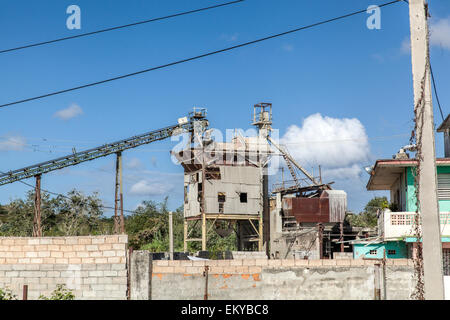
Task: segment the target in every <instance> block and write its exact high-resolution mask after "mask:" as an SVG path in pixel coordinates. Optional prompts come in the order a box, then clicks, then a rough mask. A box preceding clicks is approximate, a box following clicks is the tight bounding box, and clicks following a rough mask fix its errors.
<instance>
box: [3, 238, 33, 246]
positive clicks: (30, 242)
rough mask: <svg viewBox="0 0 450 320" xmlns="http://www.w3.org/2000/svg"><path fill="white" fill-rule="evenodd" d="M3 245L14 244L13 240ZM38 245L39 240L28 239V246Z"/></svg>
mask: <svg viewBox="0 0 450 320" xmlns="http://www.w3.org/2000/svg"><path fill="white" fill-rule="evenodd" d="M3 244H14V240H11V243H5V242H3ZM38 244H39V239H28V245H38Z"/></svg>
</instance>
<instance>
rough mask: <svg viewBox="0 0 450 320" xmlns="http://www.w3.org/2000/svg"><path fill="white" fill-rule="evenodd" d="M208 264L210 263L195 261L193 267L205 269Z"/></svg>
mask: <svg viewBox="0 0 450 320" xmlns="http://www.w3.org/2000/svg"><path fill="white" fill-rule="evenodd" d="M206 262H208V261H204V260H194V261H192V266H193V267H204V266H205V265H206Z"/></svg>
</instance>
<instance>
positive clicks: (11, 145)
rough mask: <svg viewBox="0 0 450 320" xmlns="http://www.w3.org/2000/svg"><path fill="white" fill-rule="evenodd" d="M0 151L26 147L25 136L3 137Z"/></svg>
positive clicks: (19, 149) (18, 149)
mask: <svg viewBox="0 0 450 320" xmlns="http://www.w3.org/2000/svg"><path fill="white" fill-rule="evenodd" d="M1 139H2V140H0V151H21V150H23V149H24V147H25V145H26V142H25V138H23V137H20V136H15V137H6V138H1Z"/></svg>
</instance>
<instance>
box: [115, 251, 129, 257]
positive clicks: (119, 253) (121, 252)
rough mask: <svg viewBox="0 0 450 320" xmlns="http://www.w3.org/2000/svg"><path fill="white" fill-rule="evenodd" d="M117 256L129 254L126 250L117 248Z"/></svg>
mask: <svg viewBox="0 0 450 320" xmlns="http://www.w3.org/2000/svg"><path fill="white" fill-rule="evenodd" d="M115 252H116V257H125V256H126V255H127V253H126V251H125V250H115Z"/></svg>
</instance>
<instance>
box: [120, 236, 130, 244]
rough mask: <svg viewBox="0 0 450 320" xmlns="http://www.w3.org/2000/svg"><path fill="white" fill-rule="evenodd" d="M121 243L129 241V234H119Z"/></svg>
mask: <svg viewBox="0 0 450 320" xmlns="http://www.w3.org/2000/svg"><path fill="white" fill-rule="evenodd" d="M119 243H128V236H127V235H121V236H119Z"/></svg>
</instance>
